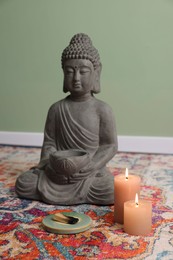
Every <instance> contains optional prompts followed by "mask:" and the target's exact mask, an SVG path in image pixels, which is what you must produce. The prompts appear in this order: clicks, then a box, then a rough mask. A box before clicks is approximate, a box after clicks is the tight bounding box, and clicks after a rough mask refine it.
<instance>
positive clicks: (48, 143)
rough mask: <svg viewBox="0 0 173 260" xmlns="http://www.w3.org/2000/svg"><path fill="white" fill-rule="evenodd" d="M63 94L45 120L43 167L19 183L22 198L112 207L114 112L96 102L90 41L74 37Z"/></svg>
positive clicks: (96, 71)
mask: <svg viewBox="0 0 173 260" xmlns="http://www.w3.org/2000/svg"><path fill="white" fill-rule="evenodd" d="M61 64H62V70H63V73H64V82H63V91H64V93H68V95H67V96H66V97H65V98H64V99H62V100H60V101H57V102H56V103H54V104H53V105H52V106H51V107H50V109H49V111H48V115H47V119H46V123H45V129H44V140H43V145H42V150H41V156H40V162H39V163H38V165H36V166H34V167H33V168H31V169H30V170H28V171H26V172H24V173H21V175H20V176H19V177H18V178H17V180H16V184H15V189H16V193H17V195H18V196H19V197H20V198H26V199H32V200H39V201H42V202H45V203H48V204H56V205H75V204H82V203H88V204H96V205H110V204H113V203H114V182H113V176H112V174H111V173H110V172H109V170H108V168H107V167H106V164H107V163H108V162H109V161H110V160H111V159H112V158H113V157H114V155H115V154H116V152H117V146H118V145H117V135H116V128H115V120H114V116H113V112H112V110H111V108H110V106H109V105H108V104H106V103H105V102H103V101H101V100H99V99H96V97H95V94H97V93H99V92H100V73H101V68H102V65H101V62H100V57H99V53H98V51H97V49H96V48H95V47H94V46H93V44H92V41H91V39H90V38H89V37H88V35H86V34H83V33H79V34H76V35H74V36H73V37H72V39H71V41H70V43H69V45H68V46H67V47H66V48H65V49H64V51H63V53H62V58H61Z"/></svg>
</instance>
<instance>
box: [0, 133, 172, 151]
mask: <svg viewBox="0 0 173 260" xmlns="http://www.w3.org/2000/svg"><path fill="white" fill-rule="evenodd" d="M42 143H43V133H30V132H29V133H27V132H5V131H4V132H3V131H0V144H7V145H19V146H38V147H40V146H42ZM118 147H119V148H118V150H119V152H139V153H161V154H173V137H151V136H118Z"/></svg>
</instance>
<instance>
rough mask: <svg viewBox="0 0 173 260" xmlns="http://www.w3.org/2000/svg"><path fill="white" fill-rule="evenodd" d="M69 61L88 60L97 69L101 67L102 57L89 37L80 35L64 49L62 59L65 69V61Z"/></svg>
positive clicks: (74, 37)
mask: <svg viewBox="0 0 173 260" xmlns="http://www.w3.org/2000/svg"><path fill="white" fill-rule="evenodd" d="M69 59H86V60H90V61H91V62H92V64H93V66H94V69H96V68H97V67H98V66H99V65H100V56H99V53H98V51H97V49H96V48H95V47H94V46H93V45H92V41H91V39H90V38H89V36H88V35H86V34H84V33H78V34H76V35H74V36H73V37H72V39H71V41H70V44H69V45H68V46H67V47H66V48H65V49H64V51H63V53H62V57H61V64H62V67H63V64H64V61H65V60H69Z"/></svg>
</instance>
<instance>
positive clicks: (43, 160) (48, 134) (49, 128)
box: [37, 105, 56, 169]
mask: <svg viewBox="0 0 173 260" xmlns="http://www.w3.org/2000/svg"><path fill="white" fill-rule="evenodd" d="M54 151H56V141H55V106H54V105H53V106H51V107H50V109H49V111H48V115H47V119H46V123H45V128H44V139H43V145H42V149H41V156H40V162H39V164H38V166H37V168H39V169H44V167H45V166H46V165H47V163H48V161H49V155H50V153H52V152H54Z"/></svg>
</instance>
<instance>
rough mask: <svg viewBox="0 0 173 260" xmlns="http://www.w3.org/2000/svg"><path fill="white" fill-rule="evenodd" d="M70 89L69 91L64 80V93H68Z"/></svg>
mask: <svg viewBox="0 0 173 260" xmlns="http://www.w3.org/2000/svg"><path fill="white" fill-rule="evenodd" d="M68 91H69V90H68V88H67V86H66V84H65V82H63V92H64V93H67V92H68Z"/></svg>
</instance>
